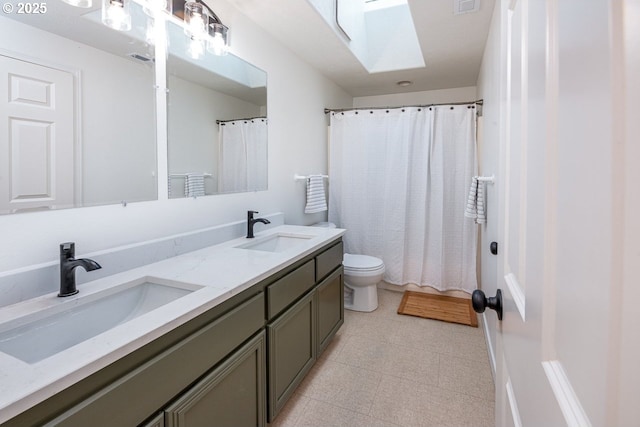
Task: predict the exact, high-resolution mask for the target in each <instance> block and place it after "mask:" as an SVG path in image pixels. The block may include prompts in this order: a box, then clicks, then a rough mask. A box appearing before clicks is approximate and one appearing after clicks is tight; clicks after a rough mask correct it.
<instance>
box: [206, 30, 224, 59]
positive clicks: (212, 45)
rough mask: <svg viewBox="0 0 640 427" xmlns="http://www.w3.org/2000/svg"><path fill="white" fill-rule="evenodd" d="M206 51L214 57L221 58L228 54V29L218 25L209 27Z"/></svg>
mask: <svg viewBox="0 0 640 427" xmlns="http://www.w3.org/2000/svg"><path fill="white" fill-rule="evenodd" d="M209 35H210V36H211V37H210V38H209V39H208V41H207V50H208V51H209V52H211V53H213V54H214V55H218V56H223V55H226V54H227V53H228V52H229V28H227V27H226V26H225V25H222V24H220V23H213V24H211V25H209Z"/></svg>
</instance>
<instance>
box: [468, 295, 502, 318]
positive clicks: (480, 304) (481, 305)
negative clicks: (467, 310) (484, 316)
mask: <svg viewBox="0 0 640 427" xmlns="http://www.w3.org/2000/svg"><path fill="white" fill-rule="evenodd" d="M471 304H472V305H473V309H474V310H475V311H476V313H484V309H485V308H487V307H489V308H490V309H492V310H495V311H496V313H498V320H502V291H501V290H500V289H498V292H497V293H496V296H495V297H489V298H487V297H486V296H485V295H484V292H482V291H481V290H480V289H476V290H475V291H473V293H472V294H471Z"/></svg>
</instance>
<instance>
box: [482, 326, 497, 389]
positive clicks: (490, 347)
mask: <svg viewBox="0 0 640 427" xmlns="http://www.w3.org/2000/svg"><path fill="white" fill-rule="evenodd" d="M481 317H482V330H483V331H484V340H485V341H486V343H487V353H489V363H490V365H491V375H492V376H493V384H494V385H495V383H496V351H495V349H494V348H493V342H492V341H491V334H490V333H489V326H488V324H487V315H486V313H482V316H481Z"/></svg>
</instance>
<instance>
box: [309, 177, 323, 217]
mask: <svg viewBox="0 0 640 427" xmlns="http://www.w3.org/2000/svg"><path fill="white" fill-rule="evenodd" d="M326 210H327V199H326V198H325V194H324V178H323V176H322V175H309V178H308V179H307V205H306V206H305V208H304V213H316V212H323V211H326Z"/></svg>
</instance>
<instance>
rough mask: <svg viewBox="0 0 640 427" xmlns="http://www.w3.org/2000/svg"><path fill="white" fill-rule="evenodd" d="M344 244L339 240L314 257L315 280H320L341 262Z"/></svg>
mask: <svg viewBox="0 0 640 427" xmlns="http://www.w3.org/2000/svg"><path fill="white" fill-rule="evenodd" d="M343 257H344V245H343V244H342V242H339V243H338V244H337V245H334V246H332V247H330V248H329V249H327V250H326V251H324V252H322V253H321V254H320V255H318V256H317V257H316V280H318V281H320V280H322V279H323V278H324V277H325V276H326V275H327V274H329V273H331V272H332V271H333V270H335V269H336V267H338V266H339V265H341V264H342V258H343Z"/></svg>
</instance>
